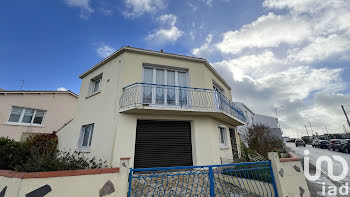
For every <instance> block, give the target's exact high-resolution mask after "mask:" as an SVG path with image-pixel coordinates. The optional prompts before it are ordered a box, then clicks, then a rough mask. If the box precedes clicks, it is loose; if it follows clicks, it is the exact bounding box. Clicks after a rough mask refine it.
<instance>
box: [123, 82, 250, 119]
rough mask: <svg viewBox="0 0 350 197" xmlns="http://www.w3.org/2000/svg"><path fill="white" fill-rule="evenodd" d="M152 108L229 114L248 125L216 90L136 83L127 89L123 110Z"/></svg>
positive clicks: (241, 115) (238, 109)
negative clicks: (141, 107) (139, 107)
mask: <svg viewBox="0 0 350 197" xmlns="http://www.w3.org/2000/svg"><path fill="white" fill-rule="evenodd" d="M133 106H135V107H138V106H152V107H156V108H164V109H173V108H179V109H181V108H184V109H193V110H208V111H219V112H225V113H227V114H229V115H231V116H233V117H234V118H237V119H238V120H240V121H242V122H245V120H246V118H245V116H244V113H243V111H242V110H241V109H240V108H239V107H238V106H237V105H235V104H234V103H233V102H232V101H230V99H228V98H227V97H226V96H225V95H223V94H222V93H220V92H218V91H216V90H213V89H203V88H191V87H183V86H171V85H159V84H150V83H134V84H132V85H129V86H126V87H124V88H123V93H122V96H121V98H120V107H121V108H127V107H133Z"/></svg>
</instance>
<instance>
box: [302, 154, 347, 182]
mask: <svg viewBox="0 0 350 197" xmlns="http://www.w3.org/2000/svg"><path fill="white" fill-rule="evenodd" d="M304 154H305V157H304V175H305V177H306V178H307V179H308V180H309V181H316V180H318V179H319V178H320V177H321V167H322V166H321V165H322V162H326V163H327V167H328V177H329V178H330V179H332V180H333V181H341V180H343V179H344V178H345V177H346V175H347V174H348V170H349V166H348V164H347V162H346V160H345V159H344V158H342V157H340V156H332V157H333V159H334V160H336V161H339V162H340V163H341V164H342V166H343V172H342V173H341V174H340V175H338V176H334V174H333V160H332V159H331V158H330V157H328V156H321V157H319V158H318V159H317V160H316V174H315V175H314V176H311V175H310V173H309V164H310V158H309V157H307V156H308V155H309V154H310V152H309V151H308V150H305V151H304Z"/></svg>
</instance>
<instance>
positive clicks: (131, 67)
mask: <svg viewBox="0 0 350 197" xmlns="http://www.w3.org/2000/svg"><path fill="white" fill-rule="evenodd" d="M123 56H124V60H123V61H124V62H123V66H122V67H123V70H122V71H121V72H122V73H123V74H122V75H121V76H120V77H121V81H120V82H121V83H120V85H121V87H125V86H127V85H131V84H133V83H135V82H142V79H143V67H142V64H143V63H150V64H156V65H165V66H173V67H180V68H187V69H188V78H189V81H190V83H189V84H188V85H189V86H190V87H196V88H207V89H213V80H215V82H216V83H218V84H219V85H220V86H221V87H222V88H223V89H224V93H225V95H226V96H227V97H228V98H229V99H231V98H232V97H231V91H230V90H229V89H228V87H226V86H225V85H224V84H223V83H222V82H221V81H220V80H219V79H218V78H217V77H216V76H215V75H214V73H212V72H211V71H210V70H209V69H208V68H207V67H206V66H205V65H204V64H203V63H197V62H191V61H185V60H179V59H172V58H167V57H157V56H151V55H143V54H138V53H132V52H125V53H123ZM84 79H85V78H84ZM120 93H121V92H120ZM118 99H119V98H118Z"/></svg>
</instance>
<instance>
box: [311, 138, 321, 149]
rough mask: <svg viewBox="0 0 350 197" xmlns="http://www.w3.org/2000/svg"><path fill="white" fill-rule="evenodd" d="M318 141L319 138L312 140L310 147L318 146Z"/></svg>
mask: <svg viewBox="0 0 350 197" xmlns="http://www.w3.org/2000/svg"><path fill="white" fill-rule="evenodd" d="M318 141H319V140H313V141H312V143H311V145H312V147H315V148H316V147H317V146H318Z"/></svg>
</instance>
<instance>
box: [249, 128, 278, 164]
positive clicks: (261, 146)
mask: <svg viewBox="0 0 350 197" xmlns="http://www.w3.org/2000/svg"><path fill="white" fill-rule="evenodd" d="M245 137H246V139H247V141H248V145H249V148H250V149H253V150H255V151H257V152H258V153H259V154H261V155H263V156H264V157H266V158H267V153H268V152H272V151H273V150H274V149H275V148H276V147H283V146H282V144H283V142H282V141H281V140H280V139H278V138H277V137H276V136H274V135H272V134H271V132H270V128H269V127H267V126H265V125H262V124H255V125H253V126H251V127H249V128H248V133H247V134H246V136H245Z"/></svg>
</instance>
